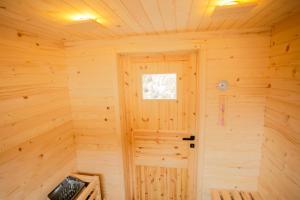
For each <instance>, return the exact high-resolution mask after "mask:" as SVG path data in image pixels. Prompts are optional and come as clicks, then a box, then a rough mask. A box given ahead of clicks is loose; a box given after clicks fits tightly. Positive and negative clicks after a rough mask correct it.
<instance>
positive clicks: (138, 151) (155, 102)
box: [119, 52, 198, 200]
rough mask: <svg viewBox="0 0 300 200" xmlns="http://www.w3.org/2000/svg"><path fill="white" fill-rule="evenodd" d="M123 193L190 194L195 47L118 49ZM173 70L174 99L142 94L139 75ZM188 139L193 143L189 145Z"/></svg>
mask: <svg viewBox="0 0 300 200" xmlns="http://www.w3.org/2000/svg"><path fill="white" fill-rule="evenodd" d="M119 64H120V73H119V74H120V90H122V91H121V97H122V98H121V101H122V102H121V106H122V108H123V115H122V122H123V132H124V133H125V134H124V141H125V149H124V151H125V155H126V156H127V159H126V169H125V174H126V180H127V186H128V188H127V189H128V191H129V193H130V195H129V197H128V198H129V199H135V200H169V199H173V200H192V199H195V187H196V167H195V164H196V161H195V159H196V149H197V145H196V140H194V141H192V140H183V138H190V137H191V136H195V138H196V139H197V136H198V133H197V124H198V123H197V112H196V111H197V92H198V89H197V88H198V87H197V82H198V81H197V79H198V72H197V53H196V52H181V53H172V54H161V53H160V54H148V55H120V59H119ZM149 74H154V75H161V74H173V75H174V74H176V98H175V99H144V97H143V89H145V88H143V77H144V75H149ZM192 145H194V148H193V146H192Z"/></svg>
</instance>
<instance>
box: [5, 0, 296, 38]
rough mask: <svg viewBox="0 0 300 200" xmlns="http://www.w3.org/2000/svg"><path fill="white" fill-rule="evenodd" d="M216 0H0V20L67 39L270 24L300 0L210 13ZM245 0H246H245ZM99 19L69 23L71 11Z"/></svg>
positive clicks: (265, 0) (267, 0) (263, 1)
mask: <svg viewBox="0 0 300 200" xmlns="http://www.w3.org/2000/svg"><path fill="white" fill-rule="evenodd" d="M218 1H220V0H0V23H1V25H5V26H9V27H12V26H18V28H19V29H20V30H22V29H25V28H26V27H36V28H38V29H39V31H40V32H43V33H45V34H48V35H50V34H51V35H53V36H55V37H59V38H60V39H63V38H64V39H66V40H84V39H99V38H111V37H120V36H128V35H141V34H143V35H146V34H164V33H173V32H187V31H219V30H229V29H231V30H232V29H252V28H262V27H270V26H272V25H273V24H274V23H276V22H278V21H279V20H281V19H282V18H285V17H287V16H289V15H292V14H293V13H295V12H298V11H299V10H300V0H257V1H256V3H257V5H256V6H255V7H254V8H253V9H251V10H249V11H243V12H241V13H237V14H233V12H232V11H231V10H228V12H227V11H225V14H224V13H223V14H222V15H218V16H217V15H215V14H214V10H215V7H216V5H217V4H218ZM244 1H245V0H244ZM80 14H91V15H93V16H95V17H96V18H97V19H98V20H97V21H98V22H100V23H98V22H96V21H95V20H90V21H84V22H83V21H82V22H81V23H79V22H74V21H73V20H72V19H71V18H72V16H73V17H74V16H75V15H80Z"/></svg>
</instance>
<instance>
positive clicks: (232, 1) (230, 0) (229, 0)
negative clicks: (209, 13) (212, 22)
mask: <svg viewBox="0 0 300 200" xmlns="http://www.w3.org/2000/svg"><path fill="white" fill-rule="evenodd" d="M239 3H241V2H240V1H239V0H219V2H218V5H219V6H230V5H237V4H239Z"/></svg>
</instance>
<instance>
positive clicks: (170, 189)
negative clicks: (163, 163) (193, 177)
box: [136, 165, 188, 200]
mask: <svg viewBox="0 0 300 200" xmlns="http://www.w3.org/2000/svg"><path fill="white" fill-rule="evenodd" d="M187 180H188V172H187V169H186V168H169V167H151V166H139V165H137V166H136V182H137V183H140V184H137V186H136V191H137V192H138V193H137V197H136V198H137V199H157V200H164V199H178V200H179V199H186V194H187V190H186V189H187V188H186V184H187Z"/></svg>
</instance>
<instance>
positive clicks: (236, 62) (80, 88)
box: [65, 32, 270, 199]
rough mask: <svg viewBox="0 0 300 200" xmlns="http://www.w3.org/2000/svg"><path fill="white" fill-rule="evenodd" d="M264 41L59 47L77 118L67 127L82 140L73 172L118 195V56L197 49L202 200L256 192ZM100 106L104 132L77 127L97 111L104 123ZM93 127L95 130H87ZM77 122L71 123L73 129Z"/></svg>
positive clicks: (177, 38)
mask: <svg viewBox="0 0 300 200" xmlns="http://www.w3.org/2000/svg"><path fill="white" fill-rule="evenodd" d="M269 39H270V38H269V33H263V32H259V33H255V32H254V33H248V32H240V33H233V32H227V33H226V36H224V32H220V33H219V34H218V33H210V34H208V33H207V34H201V35H199V34H197V33H188V34H172V35H168V36H143V37H142V36H137V37H131V38H124V39H115V40H109V41H108V40H107V41H90V42H87V41H85V42H67V43H65V45H66V51H67V58H68V65H69V67H70V78H71V82H70V91H71V93H72V94H71V95H72V96H73V97H72V98H71V99H72V109H73V115H78V116H82V117H83V118H82V120H80V121H76V122H75V124H74V126H79V125H80V126H81V127H80V129H77V131H79V130H80V134H77V136H78V135H80V137H82V138H89V139H86V140H81V141H82V142H83V141H85V144H84V145H83V144H82V145H81V143H79V144H78V145H77V147H78V151H77V153H78V155H79V156H78V165H79V168H80V169H82V170H83V171H91V172H98V173H102V174H104V175H103V179H104V180H103V181H102V183H103V185H104V188H105V191H106V193H110V194H114V195H115V194H116V192H114V191H117V190H118V191H123V188H120V187H119V185H120V183H121V181H122V172H120V171H121V169H120V168H119V165H120V163H121V148H118V147H120V146H118V145H120V144H121V137H119V134H118V131H117V127H118V116H119V114H118V113H119V112H118V109H117V108H118V102H117V101H116V99H118V97H117V96H118V93H116V91H114V90H116V87H115V85H114V84H115V83H114V82H113V81H114V80H116V79H115V78H116V77H117V75H116V73H115V71H116V69H117V62H116V55H117V54H118V53H124V52H128V53H136V52H145V53H149V52H157V51H160V52H166V51H180V50H187V49H200V52H205V53H203V54H201V55H203V57H202V58H201V59H202V60H203V61H202V62H203V63H204V64H203V66H202V67H203V68H205V70H204V71H205V73H204V74H200V77H201V76H203V77H205V78H206V81H205V82H204V86H203V88H204V90H205V91H203V92H204V93H206V95H205V100H206V102H207V103H206V104H205V108H204V109H203V111H202V112H204V116H206V120H205V121H204V123H203V124H204V128H203V129H204V130H203V134H204V141H205V143H204V149H203V151H202V152H200V153H203V155H204V158H205V159H204V165H205V166H206V167H205V170H204V171H203V170H202V168H199V171H200V174H201V175H203V176H204V178H203V181H202V182H203V184H202V185H203V191H204V192H203V199H209V198H210V194H209V189H211V188H228V189H229V188H230V189H235V188H237V189H240V190H246V191H247V190H250V191H251V190H256V189H257V177H258V173H259V166H260V146H261V140H262V133H263V120H264V119H263V118H264V99H265V98H264V96H265V94H266V89H267V87H268V83H267V81H266V80H265V77H266V73H265V72H266V68H267V66H268V65H269V60H268V56H269V50H268V49H269V41H270V40H269ZM78 72H79V73H78ZM222 79H226V80H228V81H229V85H230V87H229V90H228V91H227V92H225V93H224V92H219V91H218V90H217V89H216V84H217V82H218V81H219V80H222ZM75 80H76V81H75ZM77 81H78V84H76V82H77ZM219 95H222V96H224V95H225V96H227V97H226V101H227V106H226V108H227V116H226V118H225V120H226V123H225V126H224V127H222V126H220V125H218V116H219V111H218V109H219V98H218V96H219ZM107 96H109V97H107ZM104 97H105V98H104ZM100 99H106V100H105V101H103V100H100ZM79 102H80V103H81V104H82V105H84V107H82V108H81V110H77V108H76V107H78V105H79V104H78V103H79ZM107 102H110V103H111V104H108V103H107ZM107 105H113V108H114V112H115V114H116V115H111V116H114V117H113V121H111V123H110V124H109V125H108V124H107V126H104V125H101V124H104V122H105V121H104V120H103V121H102V120H98V121H99V122H98V121H97V120H90V119H89V120H84V118H86V117H87V116H92V114H93V113H94V112H93V110H97V109H96V108H97V107H102V108H103V109H99V113H100V112H101V110H102V111H103V112H101V115H100V114H99V116H105V115H107V114H106V111H105V108H106V106H107ZM85 111H86V112H85ZM97 113H98V111H97ZM104 113H105V114H104ZM94 116H95V117H96V115H94ZM97 116H98V115H97ZM95 121H97V122H98V124H99V125H98V127H99V128H97V127H96V126H92V124H93V123H94V122H95ZM77 122H79V123H78V124H77V125H76V123H77ZM111 125H113V126H114V127H115V128H116V129H112V131H111V132H107V131H106V130H111V129H110V126H111ZM101 127H102V128H101ZM103 127H104V128H103ZM201 133H202V132H201ZM90 159H93V161H90ZM108 163H110V164H108ZM125 170H129V169H125ZM198 180H199V181H201V180H202V177H201V176H199V177H198ZM198 193H199V197H200V196H202V188H200V187H199V188H198Z"/></svg>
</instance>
